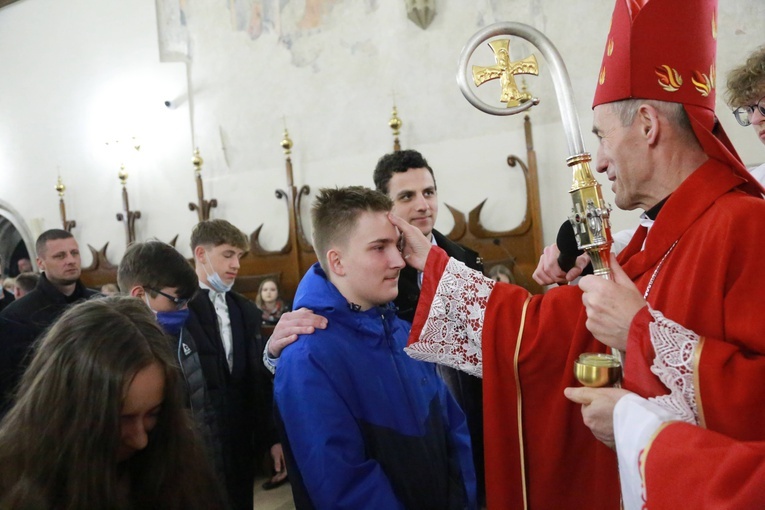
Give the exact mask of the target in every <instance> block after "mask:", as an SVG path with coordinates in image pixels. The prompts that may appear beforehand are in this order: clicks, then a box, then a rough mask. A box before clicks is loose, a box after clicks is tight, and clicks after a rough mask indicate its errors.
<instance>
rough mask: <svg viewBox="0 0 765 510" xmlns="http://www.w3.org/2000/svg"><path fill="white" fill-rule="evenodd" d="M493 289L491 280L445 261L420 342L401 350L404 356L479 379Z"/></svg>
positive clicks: (471, 270) (455, 261)
mask: <svg viewBox="0 0 765 510" xmlns="http://www.w3.org/2000/svg"><path fill="white" fill-rule="evenodd" d="M494 285H495V282H494V280H492V279H490V278H486V277H485V276H484V275H482V274H481V273H479V272H478V271H474V270H473V269H470V268H468V267H467V266H465V264H463V263H462V262H458V261H457V260H455V259H449V262H448V264H447V265H446V268H445V269H444V273H443V275H442V276H441V280H440V281H439V282H438V288H437V289H436V294H435V296H434V297H433V302H432V303H431V306H430V310H429V312H428V318H427V320H426V322H425V326H424V327H423V328H422V332H421V333H420V338H419V339H418V340H417V342H415V343H413V344H412V345H410V346H409V347H407V348H405V349H404V350H405V351H406V353H407V354H408V355H409V356H411V357H412V358H414V359H418V360H422V361H428V362H431V363H438V364H440V365H446V366H449V367H452V368H456V369H457V370H461V371H463V372H467V373H468V374H471V375H474V376H476V377H483V364H482V352H481V335H482V332H483V318H484V314H485V312H486V303H487V302H488V300H489V295H490V294H491V291H492V289H493V288H494Z"/></svg>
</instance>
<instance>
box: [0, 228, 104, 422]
mask: <svg viewBox="0 0 765 510" xmlns="http://www.w3.org/2000/svg"><path fill="white" fill-rule="evenodd" d="M35 249H36V250H37V266H38V267H39V268H40V270H41V271H42V273H41V274H40V279H39V281H38V282H37V286H36V287H35V288H34V290H32V291H31V292H29V293H28V294H26V295H25V296H23V297H21V298H19V299H17V300H15V301H13V302H12V303H10V304H9V305H8V306H7V307H5V308H4V309H3V310H2V312H0V317H3V318H4V319H5V320H6V322H7V323H9V324H12V326H11V325H9V326H4V327H3V329H2V330H0V332H1V333H2V338H1V340H2V342H0V349H1V352H0V358H2V359H3V363H2V365H3V368H2V369H0V372H2V375H0V407H4V405H5V404H7V403H8V402H9V399H10V396H11V394H12V392H13V390H14V389H15V386H16V382H17V381H18V380H19V378H20V377H21V374H22V373H23V372H24V369H25V368H26V362H25V359H26V358H27V353H28V352H29V349H30V348H31V346H32V343H33V342H34V340H35V339H36V338H37V337H38V336H39V335H40V334H41V333H42V332H43V331H45V329H46V328H47V327H48V326H50V325H51V324H53V322H54V321H55V320H56V319H57V318H58V317H59V315H61V314H62V313H63V312H64V310H66V309H67V308H68V307H69V306H71V305H73V304H74V303H77V302H79V301H82V300H85V299H90V298H91V297H93V296H99V295H100V294H99V293H98V292H96V291H94V290H91V289H88V288H86V287H85V286H84V285H83V284H82V282H80V248H79V246H78V245H77V241H76V240H75V239H74V237H73V236H72V234H70V233H69V232H67V231H66V230H61V229H51V230H46V231H45V232H43V233H42V234H41V235H40V237H38V238H37V243H36V246H35Z"/></svg>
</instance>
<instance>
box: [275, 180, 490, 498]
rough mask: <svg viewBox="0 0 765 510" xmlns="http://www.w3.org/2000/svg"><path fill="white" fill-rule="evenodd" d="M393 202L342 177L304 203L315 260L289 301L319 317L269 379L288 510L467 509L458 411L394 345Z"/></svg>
mask: <svg viewBox="0 0 765 510" xmlns="http://www.w3.org/2000/svg"><path fill="white" fill-rule="evenodd" d="M391 205H392V202H391V200H390V199H389V198H388V197H386V196H385V195H383V194H382V193H379V192H376V191H372V190H370V189H367V188H363V187H350V188H341V189H324V190H321V191H320V193H319V196H318V197H317V199H316V203H315V204H314V206H313V209H312V219H313V238H314V249H315V250H316V254H317V257H318V259H319V263H317V264H315V265H314V266H313V267H311V269H309V271H308V272H307V273H306V275H305V276H304V277H303V280H302V281H301V282H300V285H299V287H298V290H297V294H296V296H295V306H296V307H298V308H299V307H307V308H310V309H311V310H313V311H314V312H315V313H317V314H320V315H323V316H324V317H326V318H327V319H328V326H327V328H326V329H324V330H316V331H315V332H314V333H313V334H311V335H304V336H302V337H301V338H299V339H298V341H297V342H295V343H294V344H292V345H290V346H288V347H287V348H286V349H285V350H284V351H283V353H282V356H281V359H280V361H279V366H278V369H277V371H276V382H275V399H276V406H277V412H278V413H279V415H280V417H281V419H282V420H283V430H282V432H283V433H284V434H285V437H284V438H283V441H282V444H283V445H286V447H285V455H286V458H287V463H288V466H289V472H290V480H291V481H292V487H293V494H294V496H295V502H296V506H297V508H298V509H304V508H316V509H322V508H332V509H362V508H363V509H375V508H379V509H385V510H391V509H417V510H425V509H434V510H435V509H438V510H443V509H468V508H470V509H472V508H476V488H475V471H474V468H473V463H472V456H471V450H470V438H469V435H468V430H467V426H466V423H465V416H464V414H463V413H462V411H461V410H460V409H459V407H458V406H457V404H456V402H455V401H454V399H453V398H452V397H451V396H450V395H449V393H448V390H447V389H446V386H445V385H444V383H443V382H442V381H441V380H440V379H439V378H438V376H437V375H436V372H435V369H434V367H433V366H432V365H429V364H426V363H421V362H418V361H415V360H413V359H411V358H409V357H408V356H407V355H406V354H405V353H404V351H403V348H404V346H405V345H406V341H407V337H408V334H409V324H408V323H407V322H405V321H403V320H401V319H399V318H397V317H396V309H395V307H394V306H393V305H392V303H391V301H392V300H393V299H395V298H396V295H397V293H398V277H399V272H400V271H401V269H402V268H403V267H404V265H405V264H404V260H403V258H402V256H401V254H400V252H399V249H398V240H399V234H398V232H397V230H396V228H395V227H394V226H393V225H392V224H391V222H390V221H389V219H388V214H389V212H390V209H391Z"/></svg>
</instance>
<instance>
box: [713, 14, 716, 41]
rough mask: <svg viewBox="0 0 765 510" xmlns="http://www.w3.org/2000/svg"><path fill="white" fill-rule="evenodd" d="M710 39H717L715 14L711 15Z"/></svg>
mask: <svg viewBox="0 0 765 510" xmlns="http://www.w3.org/2000/svg"><path fill="white" fill-rule="evenodd" d="M712 39H717V19H716V16H715V13H712Z"/></svg>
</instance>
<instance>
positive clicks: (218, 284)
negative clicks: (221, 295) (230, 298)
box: [202, 251, 234, 292]
mask: <svg viewBox="0 0 765 510" xmlns="http://www.w3.org/2000/svg"><path fill="white" fill-rule="evenodd" d="M205 257H206V258H207V262H208V263H209V264H210V267H211V268H212V262H211V261H210V254H209V253H208V252H207V251H205ZM202 269H204V270H205V274H206V275H207V283H208V284H209V285H210V287H211V288H212V289H213V290H214V291H215V292H228V291H230V290H231V287H233V286H234V282H231V283H230V284H228V285H226V284H225V283H223V280H222V279H221V277H220V275H219V274H218V273H216V272H215V271H213V272H210V271H208V270H207V266H206V265H205V264H202Z"/></svg>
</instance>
